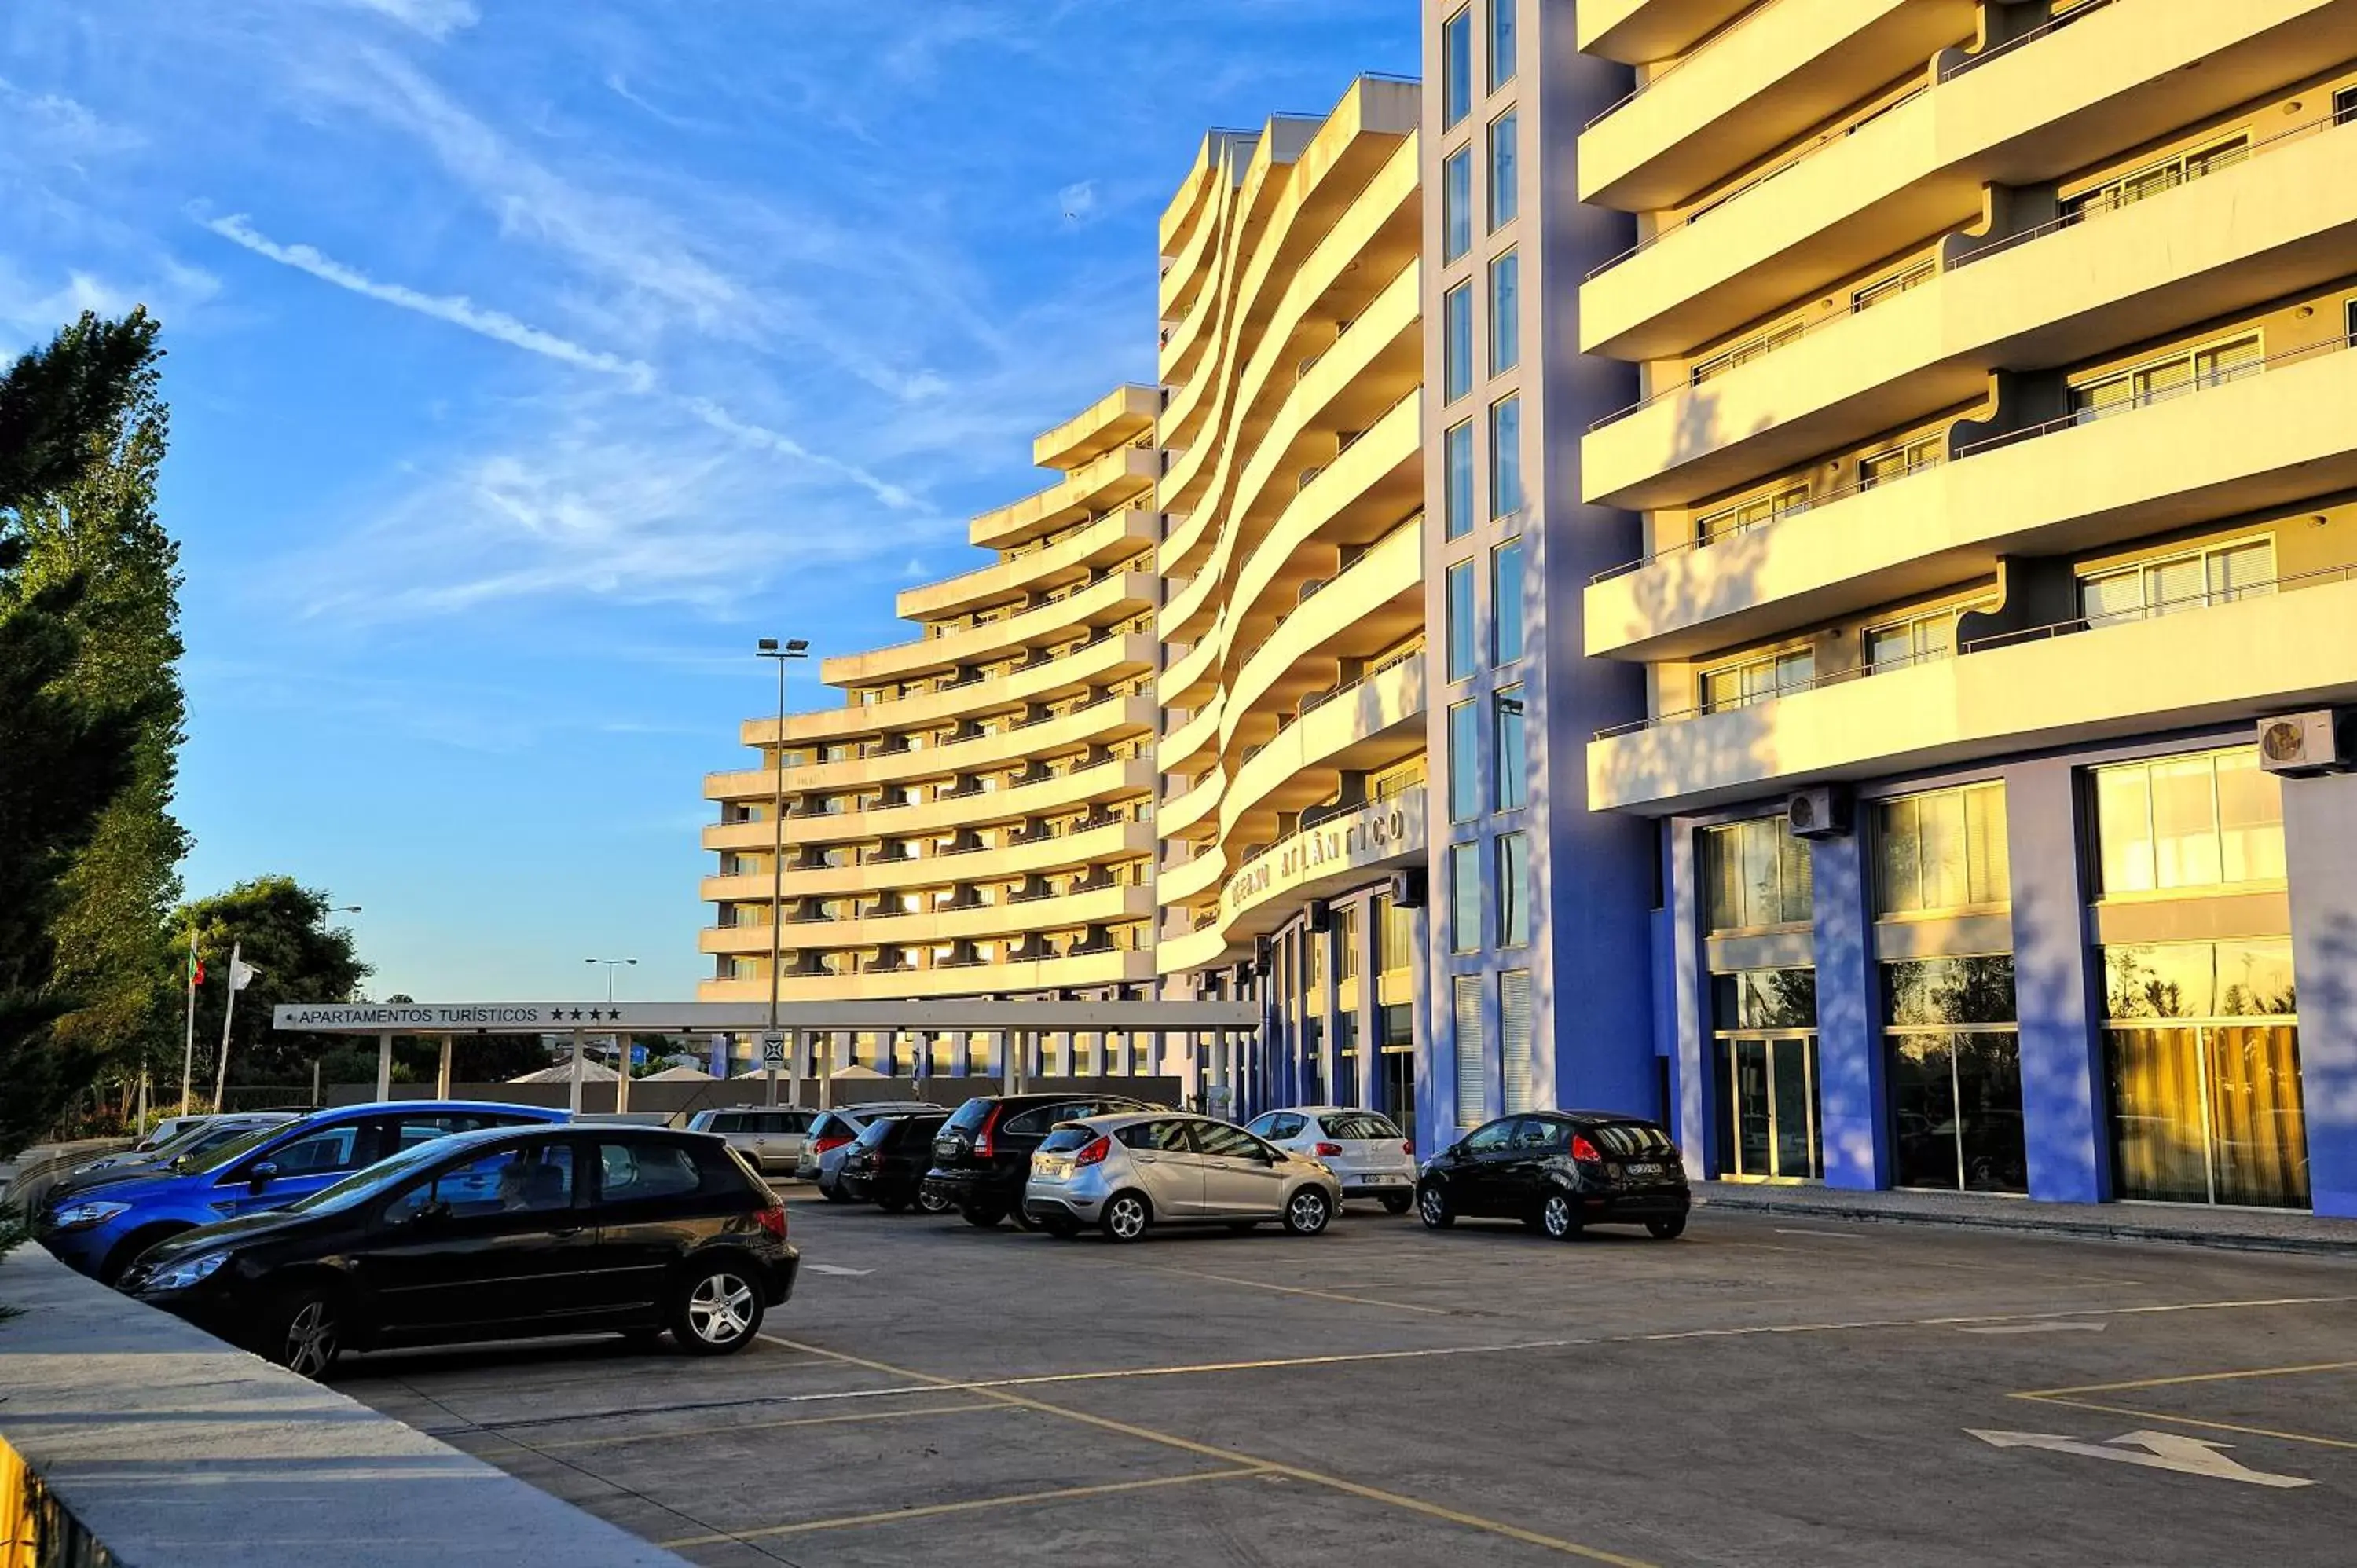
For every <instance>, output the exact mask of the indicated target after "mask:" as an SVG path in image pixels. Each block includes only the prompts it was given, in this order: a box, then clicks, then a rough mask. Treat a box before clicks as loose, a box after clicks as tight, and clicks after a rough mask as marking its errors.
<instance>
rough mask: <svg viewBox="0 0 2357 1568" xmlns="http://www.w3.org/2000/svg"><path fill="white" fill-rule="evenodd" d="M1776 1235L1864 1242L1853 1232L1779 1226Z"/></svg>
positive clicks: (1863, 1238)
mask: <svg viewBox="0 0 2357 1568" xmlns="http://www.w3.org/2000/svg"><path fill="white" fill-rule="evenodd" d="M1776 1234H1777V1235H1779V1236H1829V1237H1831V1238H1832V1239H1833V1240H1836V1241H1863V1240H1866V1238H1865V1237H1864V1236H1862V1235H1860V1234H1859V1233H1858V1232H1857V1231H1855V1230H1800V1229H1799V1228H1797V1227H1794V1228H1792V1229H1787V1228H1786V1227H1784V1226H1781V1225H1779V1226H1777V1227H1776Z"/></svg>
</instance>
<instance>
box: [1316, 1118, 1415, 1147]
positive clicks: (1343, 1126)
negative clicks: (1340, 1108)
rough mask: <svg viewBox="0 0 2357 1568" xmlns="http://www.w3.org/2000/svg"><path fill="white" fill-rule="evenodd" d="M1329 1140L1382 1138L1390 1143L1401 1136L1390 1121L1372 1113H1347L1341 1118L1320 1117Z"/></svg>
mask: <svg viewBox="0 0 2357 1568" xmlns="http://www.w3.org/2000/svg"><path fill="white" fill-rule="evenodd" d="M1319 1121H1320V1122H1323V1123H1324V1125H1325V1128H1326V1135H1327V1136H1328V1137H1329V1138H1381V1139H1383V1140H1384V1141H1385V1142H1389V1141H1391V1140H1393V1139H1395V1138H1397V1137H1399V1136H1400V1130H1399V1129H1398V1128H1396V1127H1394V1126H1393V1125H1392V1124H1391V1122H1390V1121H1389V1119H1387V1118H1385V1117H1382V1116H1378V1115H1376V1114H1375V1113H1374V1112H1372V1111H1346V1112H1342V1114H1340V1116H1325V1117H1320V1118H1319Z"/></svg>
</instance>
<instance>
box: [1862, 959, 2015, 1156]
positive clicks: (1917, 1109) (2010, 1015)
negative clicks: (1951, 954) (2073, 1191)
mask: <svg viewBox="0 0 2357 1568" xmlns="http://www.w3.org/2000/svg"><path fill="white" fill-rule="evenodd" d="M1883 999H1884V1006H1885V1008H1886V1020H1887V1024H1888V1027H1887V1028H1886V1030H1885V1032H1884V1042H1885V1047H1886V1048H1887V1050H1888V1052H1889V1057H1888V1060H1887V1064H1886V1071H1887V1072H1888V1074H1889V1083H1890V1102H1891V1113H1892V1122H1893V1126H1892V1139H1891V1143H1892V1152H1893V1155H1894V1156H1895V1158H1896V1162H1897V1172H1896V1175H1897V1178H1898V1182H1899V1185H1900V1186H1901V1187H1950V1188H1964V1189H1966V1190H1970V1191H1975V1192H2023V1191H2027V1190H2028V1188H2029V1158H2028V1155H2027V1152H2026V1144H2025V1142H2024V1139H2023V1134H2022V1122H2021V1048H2020V1041H2019V1037H2018V1033H2017V1031H2016V1030H2015V1028H2014V1018H2015V1008H2016V1004H2015V998H2014V972H2013V958H2012V955H2010V954H2005V953H1997V954H1989V955H1985V956H1977V957H1967V958H1935V959H1915V960H1910V961H1906V962H1902V963H1892V964H1886V965H1884V966H1883Z"/></svg>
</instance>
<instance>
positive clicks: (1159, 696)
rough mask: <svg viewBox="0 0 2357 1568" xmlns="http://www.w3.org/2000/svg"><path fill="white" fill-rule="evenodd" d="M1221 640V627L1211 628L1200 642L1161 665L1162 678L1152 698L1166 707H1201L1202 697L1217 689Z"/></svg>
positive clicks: (1222, 639) (1222, 638)
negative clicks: (1166, 663) (1176, 657)
mask: <svg viewBox="0 0 2357 1568" xmlns="http://www.w3.org/2000/svg"><path fill="white" fill-rule="evenodd" d="M1223 642H1224V637H1223V634H1222V629H1221V628H1218V627H1214V628H1212V629H1211V631H1209V632H1206V633H1205V634H1204V636H1203V639H1202V640H1201V641H1200V642H1198V643H1197V644H1195V646H1194V647H1192V648H1190V649H1189V650H1187V651H1186V652H1184V653H1182V654H1180V655H1179V657H1178V659H1176V660H1173V661H1172V662H1171V663H1169V664H1168V665H1166V666H1164V667H1163V671H1162V678H1161V680H1160V681H1158V682H1156V685H1155V693H1154V695H1155V700H1156V701H1157V702H1158V703H1161V704H1162V705H1163V706H1164V707H1166V708H1198V707H1201V706H1203V705H1204V699H1205V698H1207V697H1208V696H1210V695H1211V693H1212V692H1214V691H1215V690H1217V689H1218V681H1219V667H1220V650H1221V648H1222V644H1223Z"/></svg>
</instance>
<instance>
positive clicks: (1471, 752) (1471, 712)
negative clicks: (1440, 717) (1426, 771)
mask: <svg viewBox="0 0 2357 1568" xmlns="http://www.w3.org/2000/svg"><path fill="white" fill-rule="evenodd" d="M1480 746H1481V704H1480V703H1454V704H1452V705H1451V706H1450V708H1449V710H1448V820H1449V821H1450V822H1471V821H1472V820H1473V819H1474V818H1475V817H1476V816H1478V815H1480V811H1481V757H1480Z"/></svg>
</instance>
